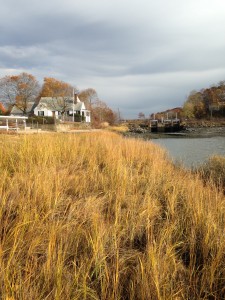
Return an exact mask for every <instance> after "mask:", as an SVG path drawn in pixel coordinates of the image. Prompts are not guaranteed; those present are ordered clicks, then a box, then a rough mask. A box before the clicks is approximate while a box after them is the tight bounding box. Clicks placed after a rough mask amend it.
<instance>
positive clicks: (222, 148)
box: [152, 136, 225, 168]
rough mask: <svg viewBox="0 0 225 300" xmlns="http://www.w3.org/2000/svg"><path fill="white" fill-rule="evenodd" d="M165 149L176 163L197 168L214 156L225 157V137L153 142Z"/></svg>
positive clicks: (158, 140) (173, 139) (172, 139)
mask: <svg viewBox="0 0 225 300" xmlns="http://www.w3.org/2000/svg"><path fill="white" fill-rule="evenodd" d="M152 142H153V143H156V144H158V145H160V146H162V147H163V148H165V149H166V150H167V152H168V154H169V156H170V158H171V159H172V160H173V161H174V162H180V163H182V164H183V165H184V166H185V167H187V168H192V167H197V166H199V165H201V164H202V163H204V162H205V161H206V160H207V159H208V158H209V157H210V156H212V155H222V156H225V137H223V136H216V137H210V138H167V139H166V138H163V139H155V140H152Z"/></svg>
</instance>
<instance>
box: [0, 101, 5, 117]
mask: <svg viewBox="0 0 225 300" xmlns="http://www.w3.org/2000/svg"><path fill="white" fill-rule="evenodd" d="M5 113H6V109H5V107H4V106H3V104H2V103H0V115H4V114H5Z"/></svg>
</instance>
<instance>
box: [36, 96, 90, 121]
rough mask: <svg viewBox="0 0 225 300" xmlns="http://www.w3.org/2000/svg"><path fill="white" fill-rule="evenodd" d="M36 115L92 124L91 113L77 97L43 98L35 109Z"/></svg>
mask: <svg viewBox="0 0 225 300" xmlns="http://www.w3.org/2000/svg"><path fill="white" fill-rule="evenodd" d="M33 112H34V115H36V116H43V117H55V118H56V119H62V120H70V121H84V122H87V123H89V122H91V115H90V111H89V110H87V109H86V107H85V104H84V102H81V101H80V99H79V98H78V96H77V95H74V98H73V97H41V99H40V101H39V103H38V105H36V106H34V108H33Z"/></svg>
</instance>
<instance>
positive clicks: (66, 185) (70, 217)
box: [0, 132, 225, 300]
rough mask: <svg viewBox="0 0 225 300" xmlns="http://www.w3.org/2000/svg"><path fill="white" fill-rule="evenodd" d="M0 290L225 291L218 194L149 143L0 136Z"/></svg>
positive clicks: (82, 293) (129, 294)
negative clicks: (171, 161) (173, 163)
mask: <svg viewBox="0 0 225 300" xmlns="http://www.w3.org/2000/svg"><path fill="white" fill-rule="evenodd" d="M0 199H1V202H0V266H1V270H0V298H1V299H8V300H9V299H10V300H12V299H18V300H22V299H37V300H38V299H40V300H41V299H60V300H61V299H65V300H67V299H101V300H110V299H127V300H128V299H137V300H138V299H146V300H147V299H149V300H150V299H154V300H155V299H159V300H162V299H177V300H178V299H210V300H211V299H224V298H225V288H224V287H225V238H224V237H225V236H224V225H225V199H224V196H223V193H222V192H220V191H219V190H218V189H216V188H214V187H213V186H212V185H210V184H207V183H204V182H202V180H201V178H200V176H198V175H193V174H191V172H190V173H189V172H187V171H184V170H182V169H181V168H176V167H174V166H173V165H172V164H171V163H170V162H169V161H168V160H167V156H166V154H165V152H164V151H163V150H162V149H160V148H159V147H158V146H156V145H153V144H151V143H150V142H144V141H140V140H132V139H124V138H122V137H120V136H118V135H117V134H114V133H107V132H104V133H91V134H87V133H86V134H79V135H76V134H52V135H51V134H46V135H29V136H6V135H5V136H4V135H2V136H0Z"/></svg>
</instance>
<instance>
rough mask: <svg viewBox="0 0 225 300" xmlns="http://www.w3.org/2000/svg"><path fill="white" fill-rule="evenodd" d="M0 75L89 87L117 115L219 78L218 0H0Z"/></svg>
mask: <svg viewBox="0 0 225 300" xmlns="http://www.w3.org/2000/svg"><path fill="white" fill-rule="evenodd" d="M0 5H1V6H0V7H1V9H0V76H5V75H11V74H18V73H21V72H24V71H25V72H28V73H30V74H33V75H34V76H36V77H37V79H38V80H39V81H40V83H42V82H43V78H44V77H54V78H56V79H59V80H63V81H65V82H68V83H70V84H72V85H74V86H76V87H77V88H78V89H80V90H82V89H85V88H89V87H90V88H94V89H96V91H97V92H98V95H99V98H100V99H101V100H103V101H105V102H106V103H107V104H108V105H109V106H110V107H111V108H113V109H114V110H117V109H119V110H120V112H121V113H122V115H123V117H124V118H135V117H137V115H138V113H139V112H144V113H145V114H146V116H148V115H149V114H150V113H154V112H157V111H162V110H165V109H168V108H172V107H176V106H182V104H183V102H184V101H185V99H186V98H187V96H188V94H189V93H190V92H191V91H192V90H200V89H201V88H204V87H208V86H211V85H213V84H217V83H218V82H219V81H221V80H225V37H224V30H225V1H224V0H214V1H212V0H188V1H187V0H170V1H168V0H154V1H153V0H64V1H62V0H54V1H53V0H45V1H41V0H38V1H37V0H7V1H6V0H0Z"/></svg>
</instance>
